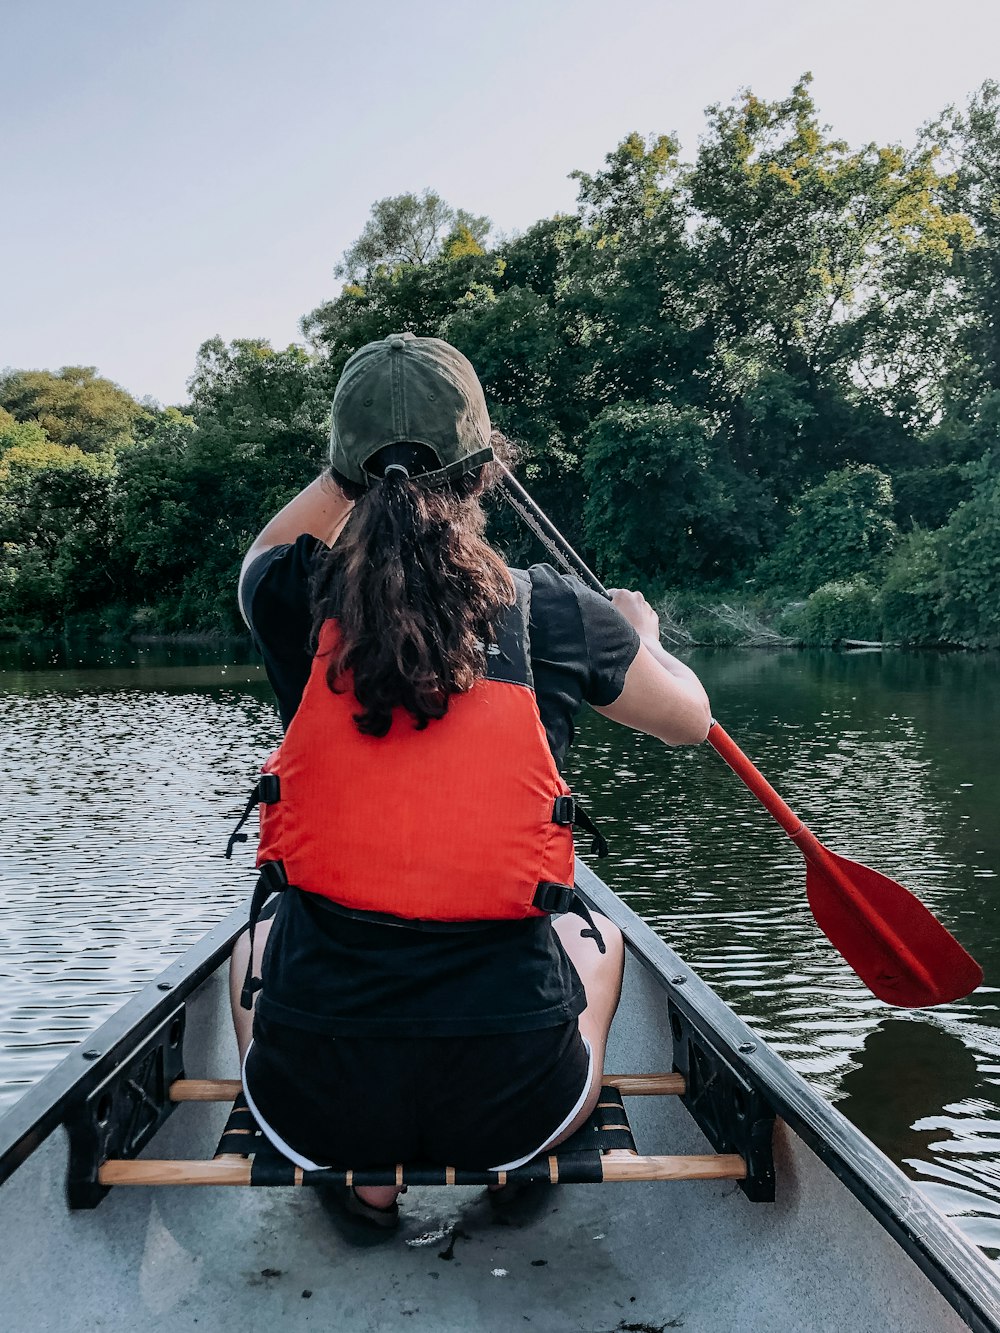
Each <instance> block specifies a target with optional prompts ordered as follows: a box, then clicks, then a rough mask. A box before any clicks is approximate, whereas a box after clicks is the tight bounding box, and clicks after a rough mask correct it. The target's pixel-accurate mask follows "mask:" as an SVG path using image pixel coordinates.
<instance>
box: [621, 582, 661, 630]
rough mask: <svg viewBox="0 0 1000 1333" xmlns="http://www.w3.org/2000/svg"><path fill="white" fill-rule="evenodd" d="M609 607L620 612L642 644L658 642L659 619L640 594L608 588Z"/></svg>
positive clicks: (622, 589)
mask: <svg viewBox="0 0 1000 1333" xmlns="http://www.w3.org/2000/svg"><path fill="white" fill-rule="evenodd" d="M608 592H609V593H610V594H611V605H612V606H613V607H614V608H615V610H616V611H620V612H621V614H622V615H623V616H624V617H625V619H626V620H627V621H628V623H629V624H630V625H631V626H632V628H633V629H634V630H635V631H636V632H637V633H638V635H639V638H640V639H642V640H643V641H644V642H646V641H650V640H651V641H652V642H653V643H659V642H660V617H659V616H658V615H657V614H656V612H655V611H654V610H653V608H652V607H651V606H650V604H649V603H648V602H647V601H646V599H645V597H643V595H642V593H641V592H632V591H630V589H628V588H609V589H608Z"/></svg>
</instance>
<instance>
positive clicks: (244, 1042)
mask: <svg viewBox="0 0 1000 1333" xmlns="http://www.w3.org/2000/svg"><path fill="white" fill-rule="evenodd" d="M273 920H274V918H273V917H269V918H268V919H267V920H265V921H261V922H259V923H258V925H257V929H256V930H255V931H254V939H253V959H254V966H253V975H254V976H255V977H259V976H260V962H261V958H262V957H263V955H264V945H265V944H266V943H267V937H268V934H269V933H270V930H271V925H272V922H273ZM249 956H250V932H249V931H244V932H243V934H242V935H241V936H240V937H239V939H238V940H237V941H236V943H235V944H234V945H233V955H232V958H231V960H230V963H229V1003H230V1005H231V1006H232V1010H233V1027H234V1028H235V1030H236V1045H237V1046H238V1048H239V1052H240V1068H241V1069H242V1068H243V1061H244V1058H245V1057H246V1053H247V1047H248V1046H249V1045H250V1038H251V1036H252V1035H253V1013H254V1011H253V1009H244V1008H243V1007H242V1005H241V1004H240V992H241V991H242V990H243V978H244V977H245V976H246V970H247V959H248V958H249ZM259 994H260V991H258V992H257V995H259ZM257 995H255V996H254V997H253V1002H254V1006H255V1007H256V1004H257ZM354 1192H355V1194H356V1195H357V1196H358V1198H359V1199H361V1201H362V1202H363V1203H367V1204H371V1206H372V1207H373V1208H391V1207H392V1205H393V1204H394V1203H395V1202H396V1199H397V1198H398V1197H399V1194H400V1192H401V1191H400V1190H398V1189H396V1188H395V1187H393V1186H391V1185H358V1186H356V1187H355V1190H354Z"/></svg>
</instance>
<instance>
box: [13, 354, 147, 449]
mask: <svg viewBox="0 0 1000 1333" xmlns="http://www.w3.org/2000/svg"><path fill="white" fill-rule="evenodd" d="M0 408H4V409H6V411H7V412H8V413H9V414H10V415H11V416H13V417H14V418H15V419H16V420H17V421H20V422H34V423H36V424H37V425H38V426H39V427H41V429H42V430H44V431H45V434H46V435H47V436H48V438H49V439H50V440H53V441H54V442H55V443H56V444H65V445H75V446H76V447H77V448H79V449H82V450H83V451H84V453H110V452H112V451H113V450H115V449H119V448H121V447H122V446H123V445H128V444H131V443H132V441H133V440H134V439H135V437H136V435H137V434H139V433H141V431H142V429H143V427H145V426H146V425H148V424H150V423H151V421H152V419H153V416H152V413H151V412H150V411H149V410H148V409H146V408H144V407H142V406H141V405H140V404H139V403H137V402H136V401H135V399H134V398H132V397H131V395H129V394H127V393H126V392H125V390H124V389H120V388H119V387H118V385H117V384H112V383H111V381H110V380H106V379H101V378H100V377H99V376H98V374H97V371H96V369H95V368H94V367H93V366H64V367H63V368H62V370H60V371H59V372H58V373H56V374H53V373H52V372H51V371H48V370H15V371H10V372H8V373H7V374H5V375H3V376H0ZM0 428H2V427H0Z"/></svg>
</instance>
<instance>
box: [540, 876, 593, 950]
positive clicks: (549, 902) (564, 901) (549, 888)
mask: <svg viewBox="0 0 1000 1333" xmlns="http://www.w3.org/2000/svg"><path fill="white" fill-rule="evenodd" d="M532 901H533V905H534V906H535V907H537V908H539V909H540V910H541V911H543V912H553V913H564V912H572V913H573V914H574V916H579V917H582V918H583V920H584V921H585V922H586V923H587V927H588V928H587V929H586V930H581V931H580V934H581V935H582V936H583V937H584V938H585V939H592V940H593V941H594V943H595V944H596V945H597V948H598V951H599V952H600V953H607V951H608V949H607V945H606V944H605V943H604V937H603V936H602V934H601V932H600V931H599V930H598V928H597V923H596V922H595V921H594V918H593V917H592V916H591V915H590V908H589V907H588V906H587V904H586V903H585V902H584V901H583V899H582V898H581V897H580V895H579V894H578V893H577V891H576V889H574V888H573V887H572V886H571V885H569V884H556V883H555V882H554V881H553V880H545V881H543V882H542V883H541V884H539V886H538V888H537V889H536V890H535V896H534V899H533V900H532Z"/></svg>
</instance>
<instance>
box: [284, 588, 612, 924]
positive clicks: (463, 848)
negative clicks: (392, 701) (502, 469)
mask: <svg viewBox="0 0 1000 1333" xmlns="http://www.w3.org/2000/svg"><path fill="white" fill-rule="evenodd" d="M515 586H516V588H517V592H518V598H517V604H516V606H515V607H512V608H511V611H510V613H509V614H508V615H507V616H506V617H505V618H504V622H503V624H502V625H501V627H500V631H499V637H498V642H497V643H496V644H494V645H492V646H491V648H490V649H489V651H488V654H487V668H488V669H487V675H486V676H485V677H483V678H481V679H479V680H477V681H476V683H475V684H474V685H473V687H472V688H471V689H470V690H469V691H468V692H467V693H464V694H455V695H452V696H451V698H450V699H449V702H448V712H447V713H446V714H445V716H444V717H442V718H440V719H437V720H434V721H431V722H430V723H429V724H428V725H427V727H426V728H424V729H423V730H417V728H416V725H415V723H414V721H413V719H412V717H411V716H410V715H409V714H408V713H407V712H406V711H405V710H404V709H402V708H400V709H397V710H396V712H395V715H394V717H393V721H392V726H391V727H390V729H389V731H388V733H387V734H386V735H385V736H383V737H373V736H366V735H363V734H362V733H361V732H359V731H358V729H357V726H356V725H355V723H354V720H353V715H354V714H355V713H356V712H357V711H358V701H357V699H356V698H355V695H354V691H353V689H352V688H351V681H350V678H349V677H347V678H345V680H344V681H343V688H342V690H341V692H340V693H334V692H333V691H332V690H331V689H330V687H329V686H328V684H327V681H326V669H327V664H328V660H329V654H330V651H331V649H332V648H333V647H335V645H336V642H337V625H336V621H334V620H329V621H327V622H326V624H325V625H324V626H323V628H322V632H321V635H320V642H319V649H318V651H317V653H316V656H315V658H314V659H313V663H312V669H311V672H310V676H309V680H308V683H307V685H306V687H305V690H304V692H303V695H302V701H301V703H300V704H299V707H298V709H297V711H296V713H295V716H294V717H293V719H292V721H291V724H290V725H289V727H288V731H287V733H286V735H285V739H284V740H283V741H282V743H281V745H280V746H279V748H278V749H277V750H275V752H274V753H273V754H272V755H271V756H270V758H269V759H268V760H267V763H266V764H265V765H264V769H263V772H264V774H265V778H264V779H263V780H262V781H261V783H260V789H259V790H260V800H261V806H260V810H261V817H260V823H261V838H260V846H259V851H258V854H257V865H258V866H259V867H262V868H267V867H271V866H272V864H273V863H275V862H280V863H281V866H282V867H283V870H284V876H283V878H284V879H285V881H286V882H287V883H288V884H292V885H295V886H296V887H297V888H299V889H302V890H305V891H306V892H308V893H311V894H316V895H318V896H319V897H321V898H324V899H327V900H329V902H330V903H331V904H337V905H339V906H340V907H342V908H346V909H349V910H351V911H352V913H353V912H362V913H369V912H370V913H379V914H389V915H390V916H394V917H399V918H403V919H407V920H412V921H418V920H424V921H432V922H434V921H438V922H449V921H450V922H459V921H497V920H505V919H516V918H524V917H529V916H538V915H541V914H542V913H543V912H544V911H553V910H559V911H565V910H567V906H568V904H569V901H570V899H571V897H572V888H571V886H572V884H573V832H572V827H571V826H572V823H573V820H574V817H577V818H579V816H578V815H576V812H575V810H574V802H573V798H572V796H571V795H570V792H569V788H568V787H567V785H566V783H565V782H564V781H563V779H562V778H561V777H560V775H559V772H558V770H557V769H556V765H555V761H554V760H553V758H552V754H551V751H550V750H549V746H548V742H547V740H546V736H545V730H544V728H543V726H542V721H541V718H540V716H539V712H538V705H537V703H536V701H535V694H534V689H533V687H532V677H531V663H530V655H529V650H528V621H529V614H530V593H531V585H530V581H529V580H528V578H527V577H525V576H524V575H521V576H520V577H517V576H515ZM586 822H587V823H588V824H589V821H586Z"/></svg>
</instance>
